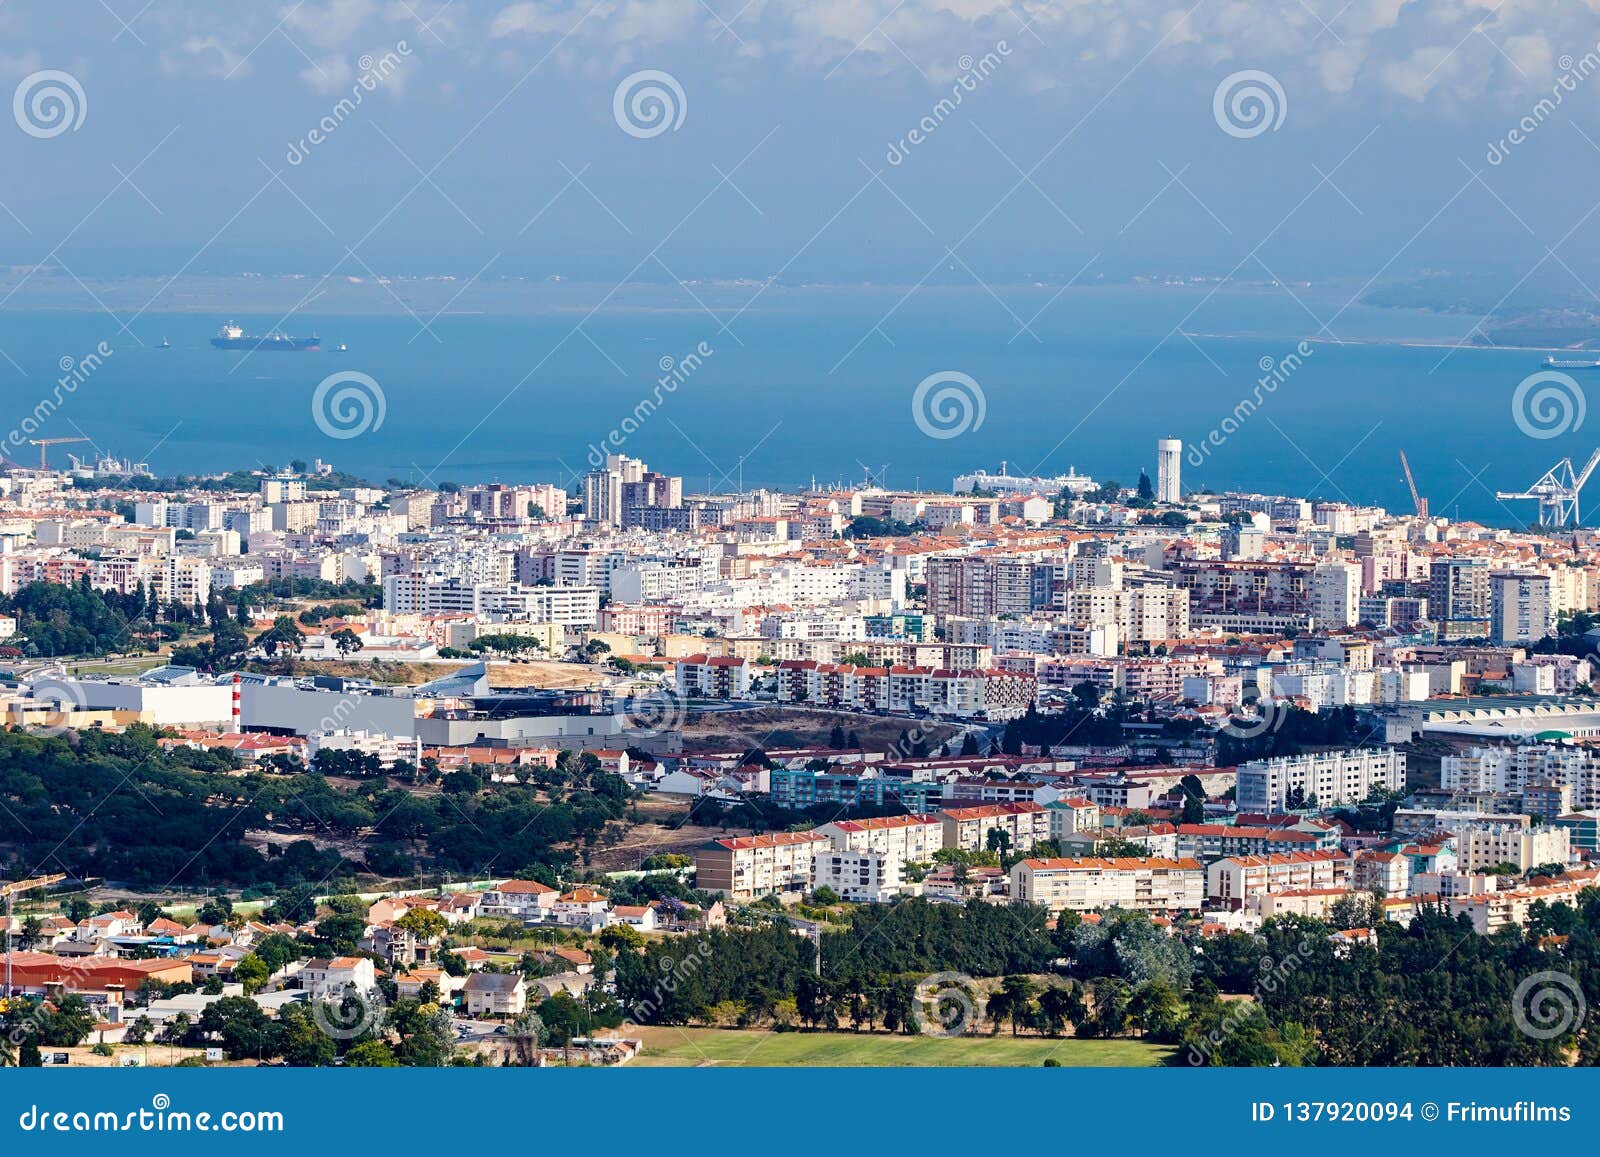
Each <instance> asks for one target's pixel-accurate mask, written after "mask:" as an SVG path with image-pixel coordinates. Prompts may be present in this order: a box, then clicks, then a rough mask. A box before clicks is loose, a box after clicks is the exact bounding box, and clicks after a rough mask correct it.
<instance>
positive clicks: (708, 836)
mask: <svg viewBox="0 0 1600 1157" xmlns="http://www.w3.org/2000/svg"><path fill="white" fill-rule="evenodd" d="M637 806H638V809H639V811H640V812H641V813H642V815H643V819H642V821H641V822H640V823H637V824H631V825H629V827H628V828H627V830H626V831H625V832H624V833H623V837H622V840H621V842H619V843H616V844H612V845H610V846H608V847H606V848H604V849H601V850H599V851H596V852H595V854H594V862H593V866H594V867H595V868H597V869H599V870H600V871H604V872H626V871H633V870H635V869H636V868H638V867H639V863H640V861H641V860H643V859H644V858H645V857H646V856H650V855H654V854H655V853H657V852H684V853H689V852H693V851H694V849H695V848H697V847H699V846H700V845H701V844H703V843H705V842H707V841H708V840H720V839H724V838H726V837H728V836H742V835H748V834H749V830H748V829H746V828H719V827H702V826H700V825H698V824H685V823H684V822H683V820H684V817H685V816H686V815H688V813H689V801H688V800H687V799H686V798H684V797H682V796H662V795H647V796H645V797H644V798H643V799H641V800H640V801H639V802H638V805H637Z"/></svg>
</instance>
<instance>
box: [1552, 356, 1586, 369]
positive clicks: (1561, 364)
mask: <svg viewBox="0 0 1600 1157" xmlns="http://www.w3.org/2000/svg"><path fill="white" fill-rule="evenodd" d="M1544 368H1545V369H1547V370H1600V361H1596V360H1593V359H1591V360H1587V361H1560V360H1558V359H1556V358H1553V357H1550V358H1545V359H1544Z"/></svg>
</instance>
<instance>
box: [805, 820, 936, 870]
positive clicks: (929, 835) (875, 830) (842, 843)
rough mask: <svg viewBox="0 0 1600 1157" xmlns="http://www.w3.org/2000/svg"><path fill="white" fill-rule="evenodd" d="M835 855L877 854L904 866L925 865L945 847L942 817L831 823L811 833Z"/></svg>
mask: <svg viewBox="0 0 1600 1157" xmlns="http://www.w3.org/2000/svg"><path fill="white" fill-rule="evenodd" d="M814 830H815V831H816V833H817V834H818V835H822V836H827V837H828V842H829V843H831V844H832V845H833V848H834V850H835V851H853V852H880V853H882V854H884V855H887V856H889V857H891V858H893V859H895V860H897V861H899V863H900V864H901V865H905V864H926V863H931V862H932V861H933V856H934V853H935V852H938V851H940V850H941V849H942V848H943V847H944V846H945V845H944V819H943V817H942V816H937V815H932V814H927V815H906V816H878V817H875V818H872V819H861V820H834V821H833V822H832V823H826V824H823V825H822V826H820V827H818V828H816V829H814Z"/></svg>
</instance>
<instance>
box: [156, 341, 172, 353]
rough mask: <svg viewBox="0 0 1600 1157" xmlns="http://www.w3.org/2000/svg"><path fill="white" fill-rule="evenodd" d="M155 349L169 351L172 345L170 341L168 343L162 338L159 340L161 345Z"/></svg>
mask: <svg viewBox="0 0 1600 1157" xmlns="http://www.w3.org/2000/svg"><path fill="white" fill-rule="evenodd" d="M156 348H157V349H164V350H169V349H171V348H172V343H171V342H170V341H168V340H167V339H166V338H162V339H161V344H160V345H159V346H157V347H156Z"/></svg>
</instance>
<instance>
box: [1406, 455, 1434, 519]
mask: <svg viewBox="0 0 1600 1157" xmlns="http://www.w3.org/2000/svg"><path fill="white" fill-rule="evenodd" d="M1400 469H1402V470H1404V471H1405V472H1406V485H1407V486H1409V487H1410V488H1411V505H1413V506H1415V507H1416V508H1417V517H1418V518H1421V519H1424V520H1426V519H1427V517H1428V500H1427V499H1426V498H1424V497H1423V496H1422V495H1420V494H1418V493H1417V484H1416V482H1415V481H1414V480H1413V479H1412V477H1411V463H1410V462H1407V461H1406V452H1405V451H1404V450H1402V451H1400Z"/></svg>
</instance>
